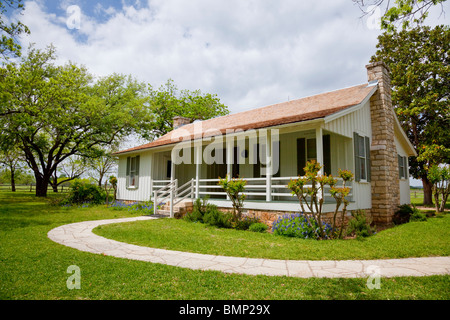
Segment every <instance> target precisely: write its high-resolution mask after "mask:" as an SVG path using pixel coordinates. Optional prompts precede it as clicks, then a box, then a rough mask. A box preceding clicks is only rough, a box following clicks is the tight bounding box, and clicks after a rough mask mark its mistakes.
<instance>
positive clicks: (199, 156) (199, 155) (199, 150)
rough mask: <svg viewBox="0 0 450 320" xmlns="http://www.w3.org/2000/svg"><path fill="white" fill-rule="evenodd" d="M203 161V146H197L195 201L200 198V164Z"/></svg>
mask: <svg viewBox="0 0 450 320" xmlns="http://www.w3.org/2000/svg"><path fill="white" fill-rule="evenodd" d="M201 160H202V145H201V144H200V145H199V146H195V199H198V198H199V197H200V162H201Z"/></svg>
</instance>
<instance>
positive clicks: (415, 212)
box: [392, 204, 427, 225]
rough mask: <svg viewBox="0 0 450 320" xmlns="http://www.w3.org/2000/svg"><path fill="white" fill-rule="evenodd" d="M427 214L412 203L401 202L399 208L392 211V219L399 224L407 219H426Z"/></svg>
mask: <svg viewBox="0 0 450 320" xmlns="http://www.w3.org/2000/svg"><path fill="white" fill-rule="evenodd" d="M426 220H427V216H426V215H425V214H424V213H422V212H420V210H419V209H417V208H416V206H414V205H412V206H411V205H409V204H402V205H401V206H399V209H398V210H397V211H396V212H395V213H394V217H393V218H392V221H393V222H394V224H396V225H399V224H403V223H407V222H409V221H426Z"/></svg>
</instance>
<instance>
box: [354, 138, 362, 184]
mask: <svg viewBox="0 0 450 320" xmlns="http://www.w3.org/2000/svg"><path fill="white" fill-rule="evenodd" d="M353 146H354V150H353V152H354V156H355V181H361V163H360V162H359V135H358V134H357V133H356V132H353Z"/></svg>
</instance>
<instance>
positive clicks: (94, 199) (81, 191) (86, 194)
mask: <svg viewBox="0 0 450 320" xmlns="http://www.w3.org/2000/svg"><path fill="white" fill-rule="evenodd" d="M105 197H106V194H105V192H104V190H103V189H102V188H101V187H99V186H98V185H95V184H92V183H90V182H87V181H82V180H74V181H73V182H72V183H71V184H70V192H69V195H68V198H67V201H68V202H69V203H70V204H86V203H89V204H101V203H103V202H104V201H105V199H106V198H105Z"/></svg>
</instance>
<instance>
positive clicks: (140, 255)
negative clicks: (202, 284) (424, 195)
mask: <svg viewBox="0 0 450 320" xmlns="http://www.w3.org/2000/svg"><path fill="white" fill-rule="evenodd" d="M151 219H157V218H154V217H146V216H143V217H134V218H123V219H112V220H97V221H85V222H79V223H73V224H68V225H63V226H60V227H57V228H55V229H53V230H50V231H49V233H48V237H49V238H50V239H51V240H53V241H55V242H57V243H60V244H63V245H65V246H68V247H72V248H75V249H78V250H81V251H86V252H91V253H96V254H103V255H108V256H114V257H118V258H125V259H133V260H140V261H147V262H152V263H162V264H167V265H171V266H176V267H182V268H190V269H199V270H216V271H222V272H227V273H240V274H249V275H260V274H261V275H267V276H289V277H301V278H308V277H329V278H349V277H363V278H364V277H368V276H376V275H380V276H381V277H397V276H429V275H442V274H450V257H429V258H407V259H389V260H338V261H307V260H270V259H253V258H239V257H225V256H216V255H209V254H198V253H188V252H181V251H173V250H163V249H155V248H148V247H141V246H136V245H132V244H127V243H123V242H118V241H115V240H110V239H106V238H104V237H100V236H98V235H96V234H94V233H93V232H92V229H94V228H96V227H98V226H100V225H105V224H112V223H121V222H130V221H138V220H151Z"/></svg>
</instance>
